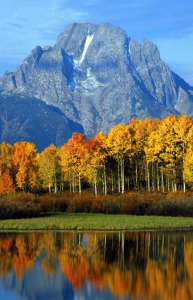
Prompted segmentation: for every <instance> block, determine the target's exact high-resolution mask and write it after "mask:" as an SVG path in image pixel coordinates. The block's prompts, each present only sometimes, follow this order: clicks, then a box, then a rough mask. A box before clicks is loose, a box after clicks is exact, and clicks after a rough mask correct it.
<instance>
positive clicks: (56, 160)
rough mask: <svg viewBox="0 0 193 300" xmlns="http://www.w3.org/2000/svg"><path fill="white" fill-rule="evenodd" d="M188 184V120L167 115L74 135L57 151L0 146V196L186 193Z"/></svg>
mask: <svg viewBox="0 0 193 300" xmlns="http://www.w3.org/2000/svg"><path fill="white" fill-rule="evenodd" d="M192 182H193V119H191V118H189V117H188V116H187V115H185V114H184V115H180V116H178V117H176V116H175V115H169V116H168V117H166V118H163V119H162V120H159V119H154V120H152V119H151V118H146V119H145V120H144V121H142V120H140V119H136V120H134V119H132V120H131V121H130V123H129V124H128V125H123V124H118V125H115V126H114V127H113V128H112V129H111V130H110V132H109V133H108V134H104V133H102V132H99V133H98V134H96V135H95V137H94V138H89V139H87V140H86V139H85V137H84V135H83V134H80V133H74V134H73V135H72V138H70V139H69V140H68V142H67V143H66V144H64V145H63V146H61V147H56V146H54V145H53V144H51V145H50V146H49V147H47V148H46V149H45V150H44V151H42V152H41V153H38V152H37V149H36V146H35V144H33V143H30V142H16V143H15V144H14V146H11V145H10V144H8V143H2V144H0V193H5V192H7V191H9V190H13V189H15V188H17V189H22V190H24V191H31V190H37V191H38V190H40V189H47V190H48V191H49V192H51V191H55V192H56V191H57V190H58V189H60V190H63V189H64V188H67V187H68V188H69V189H70V191H71V192H79V193H80V194H81V191H82V185H83V184H84V186H85V185H87V186H88V184H89V185H90V186H93V191H94V194H95V195H97V193H98V192H99V191H100V192H101V191H103V193H104V194H105V195H106V194H107V193H109V192H112V193H113V192H119V193H124V192H125V190H131V189H135V190H139V189H146V190H147V191H154V190H157V191H162V192H167V191H177V190H183V191H184V192H185V191H186V186H187V184H188V186H191V183H192Z"/></svg>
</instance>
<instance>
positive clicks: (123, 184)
mask: <svg viewBox="0 0 193 300" xmlns="http://www.w3.org/2000/svg"><path fill="white" fill-rule="evenodd" d="M124 173H125V172H124V158H123V159H122V160H121V190H122V194H124V192H125V174H124Z"/></svg>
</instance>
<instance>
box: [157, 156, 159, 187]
mask: <svg viewBox="0 0 193 300" xmlns="http://www.w3.org/2000/svg"><path fill="white" fill-rule="evenodd" d="M157 190H158V192H159V163H158V162H157Z"/></svg>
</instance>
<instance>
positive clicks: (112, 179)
mask: <svg viewBox="0 0 193 300" xmlns="http://www.w3.org/2000/svg"><path fill="white" fill-rule="evenodd" d="M111 185H112V188H111V189H112V193H113V192H114V178H113V170H111Z"/></svg>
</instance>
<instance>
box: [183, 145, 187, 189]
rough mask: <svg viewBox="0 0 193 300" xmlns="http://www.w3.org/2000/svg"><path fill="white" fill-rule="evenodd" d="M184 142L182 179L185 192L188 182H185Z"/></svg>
mask: <svg viewBox="0 0 193 300" xmlns="http://www.w3.org/2000/svg"><path fill="white" fill-rule="evenodd" d="M184 152H185V151H184V144H183V156H182V180H183V192H184V193H185V192H186V183H185V175H184Z"/></svg>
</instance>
